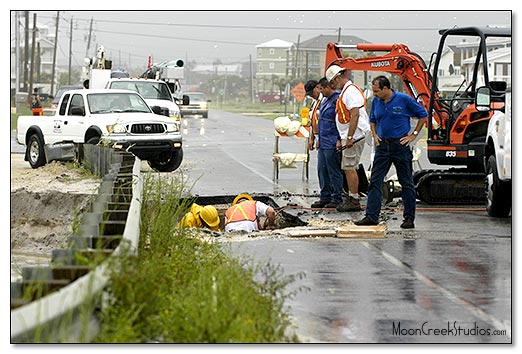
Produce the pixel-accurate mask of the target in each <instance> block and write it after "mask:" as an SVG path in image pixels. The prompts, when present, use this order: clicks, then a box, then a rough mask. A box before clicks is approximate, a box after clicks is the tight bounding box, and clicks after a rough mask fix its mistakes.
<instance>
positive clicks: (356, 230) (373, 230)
mask: <svg viewBox="0 0 522 354" xmlns="http://www.w3.org/2000/svg"><path fill="white" fill-rule="evenodd" d="M386 230H388V226H386V224H384V223H381V224H379V225H375V226H357V225H353V224H351V225H346V226H343V227H339V228H337V229H336V232H337V237H338V238H385V237H386V235H385V231H386Z"/></svg>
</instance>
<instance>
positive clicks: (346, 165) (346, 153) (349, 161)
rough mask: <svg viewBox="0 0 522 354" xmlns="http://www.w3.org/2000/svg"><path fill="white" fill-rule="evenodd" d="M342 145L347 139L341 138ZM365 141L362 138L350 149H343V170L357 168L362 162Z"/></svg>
mask: <svg viewBox="0 0 522 354" xmlns="http://www.w3.org/2000/svg"><path fill="white" fill-rule="evenodd" d="M341 143H342V146H344V145H345V144H346V139H343V140H341ZM364 144H365V141H364V140H361V141H358V142H356V143H355V144H353V146H352V147H351V148H349V149H344V150H343V158H342V161H341V168H342V169H343V170H357V166H359V163H360V162H361V155H362V152H363V149H364Z"/></svg>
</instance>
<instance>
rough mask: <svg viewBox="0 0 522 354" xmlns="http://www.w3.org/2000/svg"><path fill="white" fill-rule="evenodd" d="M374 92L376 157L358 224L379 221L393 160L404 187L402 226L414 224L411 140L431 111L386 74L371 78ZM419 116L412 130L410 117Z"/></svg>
mask: <svg viewBox="0 0 522 354" xmlns="http://www.w3.org/2000/svg"><path fill="white" fill-rule="evenodd" d="M372 90H373V95H374V96H375V97H374V98H373V101H372V107H371V110H370V127H371V130H372V135H373V140H374V143H375V145H376V147H375V156H374V159H373V165H372V172H371V177H370V185H369V187H368V202H367V204H366V216H365V217H364V219H362V220H359V221H356V222H355V225H377V224H378V223H379V214H380V211H381V200H382V183H383V181H384V177H385V176H386V174H387V173H388V171H389V170H390V167H391V165H392V163H393V165H394V166H395V169H396V171H397V177H398V178H399V183H400V184H401V187H402V204H403V218H404V220H403V223H402V224H401V228H404V229H412V228H414V227H415V224H414V222H413V221H414V220H415V207H416V194H415V186H414V184H413V162H412V160H413V154H412V151H411V148H410V146H409V145H410V144H411V142H412V141H414V140H415V138H416V137H417V135H418V134H419V131H420V130H421V129H422V126H423V125H424V124H425V122H426V119H427V116H428V113H427V112H426V110H425V109H424V108H423V107H422V106H421V105H420V104H419V103H418V102H417V101H415V100H414V99H413V98H411V97H410V96H408V95H406V94H404V93H400V92H395V91H394V90H393V89H391V88H390V81H389V80H388V78H386V77H385V76H377V77H376V78H375V79H373V80H372ZM412 117H417V118H418V121H417V125H416V126H415V129H414V130H413V131H412V132H411V133H410V129H411V126H410V118H412Z"/></svg>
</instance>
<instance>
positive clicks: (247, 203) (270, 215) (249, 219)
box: [225, 194, 276, 231]
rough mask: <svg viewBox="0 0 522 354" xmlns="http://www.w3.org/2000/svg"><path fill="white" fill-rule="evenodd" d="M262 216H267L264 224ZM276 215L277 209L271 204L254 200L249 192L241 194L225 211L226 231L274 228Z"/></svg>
mask: <svg viewBox="0 0 522 354" xmlns="http://www.w3.org/2000/svg"><path fill="white" fill-rule="evenodd" d="M261 216H265V217H266V219H265V221H264V223H263V224H261V220H260V217H261ZM275 217H276V213H275V210H274V208H272V207H271V206H268V205H266V204H265V203H263V202H260V201H256V200H254V199H253V198H252V197H251V196H249V195H248V194H240V195H238V196H237V197H236V198H235V199H234V201H233V202H232V206H231V207H230V208H228V209H227V211H226V212H225V231H234V230H243V231H257V230H264V229H272V228H273V227H274V222H275Z"/></svg>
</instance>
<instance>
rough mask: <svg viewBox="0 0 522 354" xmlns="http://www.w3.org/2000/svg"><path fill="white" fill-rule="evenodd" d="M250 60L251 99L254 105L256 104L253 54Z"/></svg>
mask: <svg viewBox="0 0 522 354" xmlns="http://www.w3.org/2000/svg"><path fill="white" fill-rule="evenodd" d="M249 58H250V97H251V98H252V104H254V64H253V63H252V54H250V55H249Z"/></svg>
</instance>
